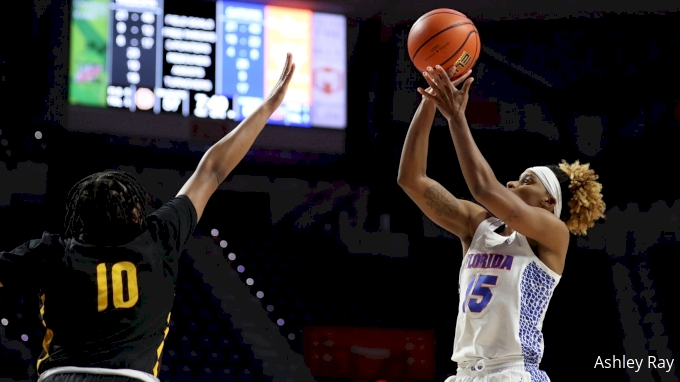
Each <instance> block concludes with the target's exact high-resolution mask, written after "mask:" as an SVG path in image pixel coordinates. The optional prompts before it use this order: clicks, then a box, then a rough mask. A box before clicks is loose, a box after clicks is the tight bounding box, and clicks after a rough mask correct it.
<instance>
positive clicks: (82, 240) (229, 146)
mask: <svg viewBox="0 0 680 382" xmlns="http://www.w3.org/2000/svg"><path fill="white" fill-rule="evenodd" d="M294 70H295V64H294V63H293V62H292V56H291V55H290V54H288V55H287V57H286V65H285V68H284V70H283V71H282V73H281V77H280V79H279V81H278V83H277V85H276V87H275V88H274V89H273V90H272V92H271V94H270V95H269V97H268V99H267V100H266V101H265V102H264V103H263V104H262V105H261V106H260V107H259V108H258V109H257V110H256V111H255V112H254V113H253V114H252V115H251V116H249V117H248V118H247V119H245V120H244V121H243V122H241V124H239V126H238V127H236V128H235V129H234V130H233V131H232V132H230V133H229V134H228V135H227V136H225V137H224V138H222V139H221V140H220V141H219V142H217V143H216V144H215V145H213V146H212V147H211V148H210V149H209V150H208V151H207V152H206V153H205V155H204V156H203V158H202V159H201V161H200V163H199V164H198V167H197V169H196V171H195V172H194V174H193V175H192V176H191V178H190V179H189V180H188V181H187V182H186V184H185V185H184V186H183V187H182V189H181V190H180V191H179V193H178V194H177V196H176V197H175V198H174V199H172V200H171V201H169V202H168V203H167V204H165V205H163V206H162V207H161V208H159V209H158V210H157V211H155V212H153V213H152V214H150V215H149V216H146V214H145V209H146V207H147V205H148V204H149V200H148V195H147V193H146V192H145V191H144V189H143V188H142V187H141V186H140V184H139V183H138V182H137V180H135V179H134V177H132V176H131V175H129V174H127V173H124V172H116V171H108V172H101V173H97V174H93V175H90V176H88V177H87V178H85V179H83V180H81V181H80V182H78V183H77V184H76V185H75V186H74V187H73V188H72V189H71V191H70V192H69V195H68V201H67V203H68V205H67V209H66V218H65V222H64V225H65V234H64V235H52V234H49V233H44V234H43V236H42V238H41V239H37V240H31V241H29V242H27V243H26V244H24V245H22V246H20V247H18V248H16V249H14V250H12V251H10V252H0V283H2V284H0V286H4V287H7V288H30V289H33V290H36V291H37V290H40V293H41V299H42V301H43V307H42V309H41V314H42V317H43V323H44V324H45V326H46V330H47V332H46V336H45V340H44V342H43V347H44V351H43V354H42V356H41V357H40V359H39V360H38V373H39V374H40V381H44V382H61V381H64V382H65V381H69V382H81V381H97V382H103V381H116V382H118V381H157V378H156V377H157V375H158V372H159V369H160V358H161V353H162V350H163V343H164V341H165V338H166V336H167V334H168V330H169V327H168V324H169V321H170V311H171V309H172V303H173V300H174V291H175V283H176V276H177V270H178V265H177V264H178V263H177V260H178V257H179V255H180V253H181V250H182V246H183V245H184V244H185V243H186V241H187V240H188V239H189V237H190V236H191V234H192V232H193V231H194V228H195V227H196V224H197V223H198V221H199V220H200V218H201V215H202V214H203V210H204V208H205V206H206V204H207V203H208V199H210V197H211V195H212V194H213V193H214V192H215V191H216V190H217V187H218V186H219V185H220V183H222V182H223V181H224V180H225V179H226V177H227V176H228V175H229V174H230V173H231V171H232V170H233V169H234V167H236V165H237V164H238V163H239V162H240V161H241V160H242V159H243V157H244V156H245V154H246V153H247V152H248V150H249V149H250V147H251V146H252V144H253V142H254V141H255V138H257V136H258V135H259V133H260V132H261V131H262V129H263V128H264V126H265V124H266V122H267V120H268V119H269V118H270V117H271V115H272V113H274V111H275V110H276V109H277V108H278V107H279V106H280V105H281V103H282V101H283V99H284V96H285V94H286V91H287V89H288V84H289V83H290V80H291V78H292V76H293V72H294Z"/></svg>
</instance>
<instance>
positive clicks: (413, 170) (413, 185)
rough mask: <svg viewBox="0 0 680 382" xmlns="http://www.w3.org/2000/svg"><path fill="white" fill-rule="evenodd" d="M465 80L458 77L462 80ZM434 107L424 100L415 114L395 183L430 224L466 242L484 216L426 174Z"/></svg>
mask: <svg viewBox="0 0 680 382" xmlns="http://www.w3.org/2000/svg"><path fill="white" fill-rule="evenodd" d="M465 78H467V76H463V77H461V80H465ZM435 112H436V105H435V103H434V102H432V101H431V100H429V99H427V98H425V99H423V101H422V102H421V104H420V106H419V107H418V110H417V111H416V113H415V115H414V117H413V120H412V121H411V126H410V127H409V130H408V133H407V134H406V141H405V142H404V148H403V150H402V154H401V161H400V163H399V176H398V179H397V183H399V185H400V186H401V188H402V189H403V190H404V191H405V192H406V194H407V195H408V196H409V197H410V198H411V199H412V200H413V201H414V202H415V203H416V204H417V205H418V207H420V209H421V210H422V211H423V213H424V214H425V215H426V216H427V217H428V218H430V219H431V220H432V221H433V222H435V223H436V224H438V225H439V226H441V227H442V228H444V229H446V230H447V231H449V232H451V233H452V234H454V235H456V236H457V237H458V238H460V239H461V241H464V242H465V241H469V240H470V239H471V238H472V236H473V235H474V231H475V230H476V229H477V225H478V224H479V223H480V222H481V221H483V220H484V219H485V218H486V217H487V216H488V212H487V211H486V210H485V209H484V208H482V207H481V206H479V205H476V204H474V203H471V202H469V201H466V200H460V199H457V198H455V197H454V196H453V195H452V194H451V193H450V192H449V191H448V190H446V189H445V188H444V187H442V185H441V184H439V183H438V182H437V181H435V180H432V179H430V178H429V177H428V176H427V174H426V168H427V152H428V141H429V135H430V129H431V127H432V122H433V120H434V114H435Z"/></svg>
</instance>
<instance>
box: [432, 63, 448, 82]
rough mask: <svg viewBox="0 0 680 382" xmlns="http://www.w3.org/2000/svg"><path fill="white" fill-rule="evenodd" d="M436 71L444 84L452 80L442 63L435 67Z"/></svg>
mask: <svg viewBox="0 0 680 382" xmlns="http://www.w3.org/2000/svg"><path fill="white" fill-rule="evenodd" d="M435 73H436V74H437V79H438V80H439V81H441V82H442V84H446V83H447V82H451V77H449V75H448V73H446V70H444V68H442V67H441V65H437V66H436V67H435Z"/></svg>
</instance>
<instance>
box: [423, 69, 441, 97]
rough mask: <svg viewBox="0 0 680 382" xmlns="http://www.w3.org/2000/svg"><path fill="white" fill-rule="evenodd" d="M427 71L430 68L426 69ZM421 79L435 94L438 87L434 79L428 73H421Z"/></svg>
mask: <svg viewBox="0 0 680 382" xmlns="http://www.w3.org/2000/svg"><path fill="white" fill-rule="evenodd" d="M428 69H431V68H428ZM423 77H425V81H427V84H428V85H430V87H431V88H432V89H433V90H435V92H436V91H437V89H439V85H438V84H437V82H436V81H435V79H434V78H433V77H432V75H431V74H430V73H429V72H428V71H424V72H423Z"/></svg>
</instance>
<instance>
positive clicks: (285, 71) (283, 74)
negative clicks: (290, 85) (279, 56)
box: [279, 53, 293, 82]
mask: <svg viewBox="0 0 680 382" xmlns="http://www.w3.org/2000/svg"><path fill="white" fill-rule="evenodd" d="M292 61H293V60H292V55H291V54H290V53H286V63H285V64H283V70H282V71H281V77H279V82H282V81H284V80H285V78H286V76H287V75H288V72H289V71H290V64H291V62H292Z"/></svg>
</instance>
